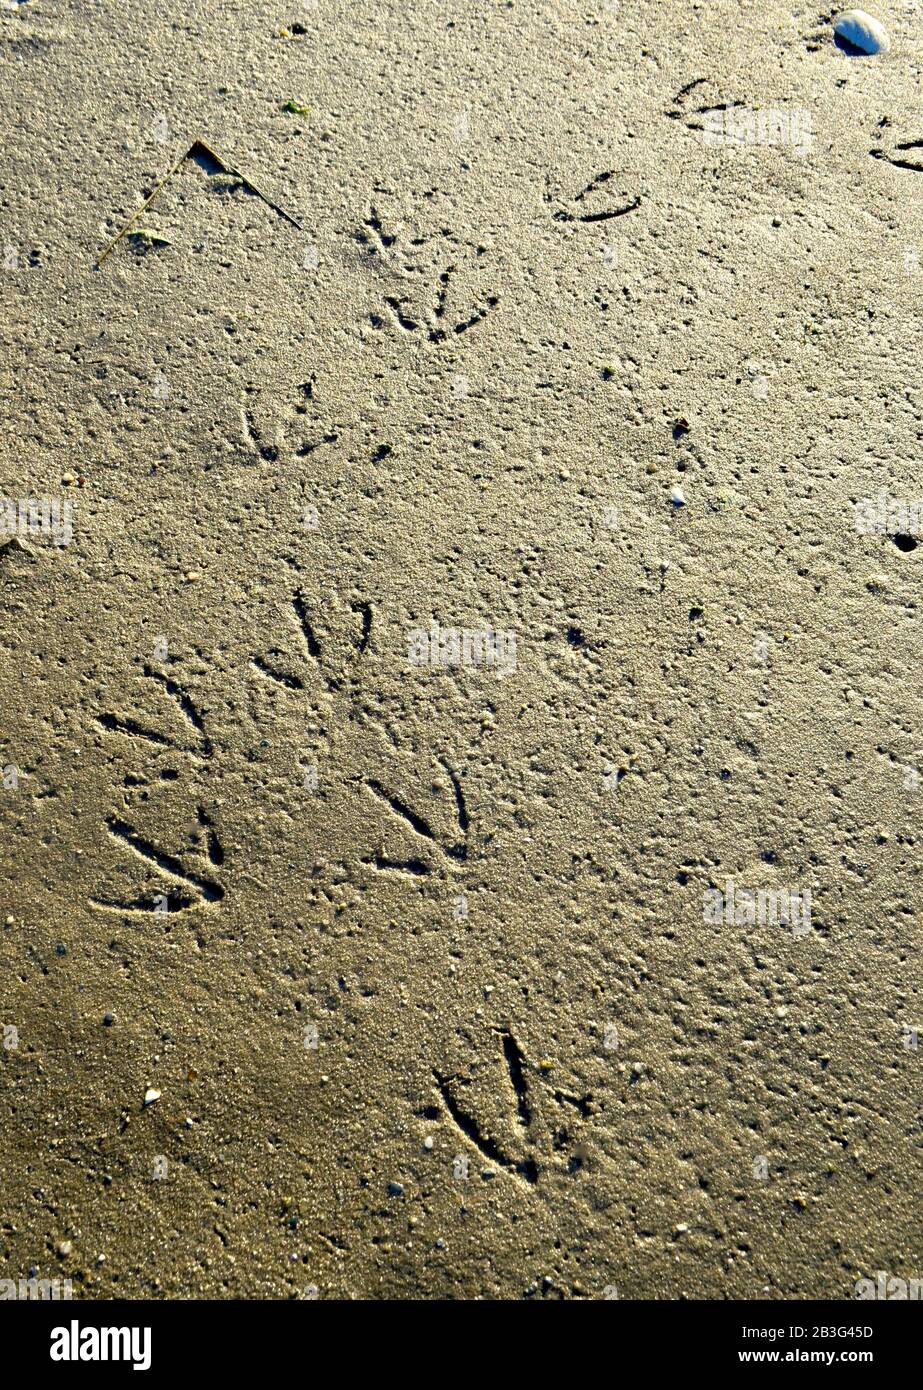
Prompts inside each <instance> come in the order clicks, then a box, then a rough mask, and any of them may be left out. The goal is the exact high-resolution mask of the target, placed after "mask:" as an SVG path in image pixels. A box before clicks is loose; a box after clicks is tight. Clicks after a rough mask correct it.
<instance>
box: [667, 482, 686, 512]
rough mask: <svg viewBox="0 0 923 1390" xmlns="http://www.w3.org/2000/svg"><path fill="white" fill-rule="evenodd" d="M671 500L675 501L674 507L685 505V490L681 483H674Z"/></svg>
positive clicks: (671, 489)
mask: <svg viewBox="0 0 923 1390" xmlns="http://www.w3.org/2000/svg"><path fill="white" fill-rule="evenodd" d="M670 501H671V502H672V503H673V505H674V507H685V505H686V499H685V497H684V496H683V490H682V488H681V487H680V485H679V483H676V484H674V486H673V487H671V488H670Z"/></svg>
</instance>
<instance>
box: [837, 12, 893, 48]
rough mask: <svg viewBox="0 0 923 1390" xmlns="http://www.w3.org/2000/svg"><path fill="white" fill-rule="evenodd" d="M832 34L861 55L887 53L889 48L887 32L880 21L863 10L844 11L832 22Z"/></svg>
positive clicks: (889, 42)
mask: <svg viewBox="0 0 923 1390" xmlns="http://www.w3.org/2000/svg"><path fill="white" fill-rule="evenodd" d="M833 32H834V33H835V34H836V35H837V36H838V37H839V38H841V39H845V40H846V42H847V43H851V44H852V46H853V48H858V49H861V51H862V52H863V53H887V51H888V49H889V48H890V47H891V40H890V39H889V38H888V31H887V30H886V29H885V26H884V25H883V24H882V22H881V20H880V19H875V18H874V16H873V15H870V14H866V12H865V10H844V11H843V13H842V14H838V15H837V17H836V19H835V20H834V21H833Z"/></svg>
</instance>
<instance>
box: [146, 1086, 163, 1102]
mask: <svg viewBox="0 0 923 1390" xmlns="http://www.w3.org/2000/svg"><path fill="white" fill-rule="evenodd" d="M160 1096H161V1092H160V1091H155V1090H154V1088H153V1086H148V1088H147V1090H146V1091H145V1092H144V1104H145V1105H153V1104H154V1102H155V1101H157V1100H160Z"/></svg>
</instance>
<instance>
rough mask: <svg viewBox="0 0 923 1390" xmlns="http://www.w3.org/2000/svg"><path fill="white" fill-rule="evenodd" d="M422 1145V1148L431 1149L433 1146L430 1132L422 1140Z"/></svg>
mask: <svg viewBox="0 0 923 1390" xmlns="http://www.w3.org/2000/svg"><path fill="white" fill-rule="evenodd" d="M423 1147H424V1149H431V1148H432V1147H433V1136H432V1135H431V1134H427V1136H426V1138H425V1139H424V1140H423Z"/></svg>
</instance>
